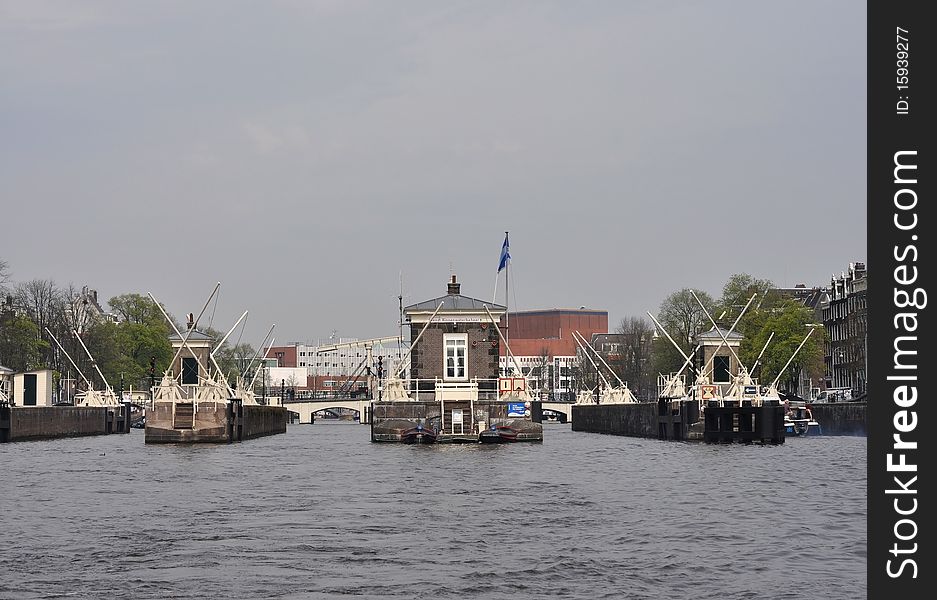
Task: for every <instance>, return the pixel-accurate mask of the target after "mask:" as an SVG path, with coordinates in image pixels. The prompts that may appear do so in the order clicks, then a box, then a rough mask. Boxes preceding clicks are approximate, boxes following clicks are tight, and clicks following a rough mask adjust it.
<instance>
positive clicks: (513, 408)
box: [508, 402, 524, 417]
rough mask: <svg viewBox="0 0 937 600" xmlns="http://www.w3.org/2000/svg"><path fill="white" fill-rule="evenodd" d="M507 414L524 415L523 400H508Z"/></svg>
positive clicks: (510, 415) (513, 415)
mask: <svg viewBox="0 0 937 600" xmlns="http://www.w3.org/2000/svg"><path fill="white" fill-rule="evenodd" d="M508 416H509V417H523V416H524V403H523V402H508Z"/></svg>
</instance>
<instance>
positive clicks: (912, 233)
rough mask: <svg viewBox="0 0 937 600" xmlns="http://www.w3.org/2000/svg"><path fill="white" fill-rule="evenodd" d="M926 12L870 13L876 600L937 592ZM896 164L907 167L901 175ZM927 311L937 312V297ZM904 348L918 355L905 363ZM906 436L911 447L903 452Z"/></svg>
mask: <svg viewBox="0 0 937 600" xmlns="http://www.w3.org/2000/svg"><path fill="white" fill-rule="evenodd" d="M925 6H927V5H926V3H925V2H902V1H898V2H896V1H890V2H889V1H882V0H870V1H869V3H868V28H867V35H868V44H867V52H868V56H867V60H868V72H867V76H868V82H867V85H868V114H867V119H868V150H867V152H868V155H867V156H868V164H867V168H868V240H869V257H868V263H869V265H868V273H869V290H868V314H869V318H868V361H869V367H868V368H869V377H868V381H869V396H868V397H869V400H868V412H867V414H868V419H869V423H868V428H867V431H868V461H869V462H868V486H869V488H868V549H867V552H868V554H867V556H868V590H869V594H868V597H869V598H876V599H877V598H890V599H894V600H906V599H908V600H911V599H915V598H925V597H926V598H933V597H934V594H935V593H937V591H935V590H937V587H935V585H934V578H935V573H937V562H935V560H934V553H933V547H934V543H935V540H937V536H935V535H934V532H933V529H932V528H931V527H930V526H929V522H928V521H929V515H930V514H931V513H933V512H934V511H935V510H937V507H934V502H935V499H934V495H933V494H928V493H926V492H925V491H924V489H923V488H924V487H931V488H932V487H934V486H935V483H937V482H935V477H934V475H933V467H932V466H931V464H932V461H933V455H934V454H935V449H934V447H933V444H930V443H928V439H929V438H933V437H934V433H935V430H934V427H935V426H937V422H935V420H934V411H933V409H932V408H931V407H932V405H933V402H934V399H933V398H931V397H930V396H931V393H930V392H931V390H932V389H933V388H932V386H933V384H934V380H933V379H932V378H931V377H932V376H933V373H934V371H935V368H934V367H935V366H937V363H935V362H934V359H933V355H934V352H933V347H934V345H935V343H937V338H935V337H934V333H933V329H934V328H933V326H932V323H931V322H932V318H931V317H930V314H929V313H931V312H933V311H931V310H929V307H928V306H927V301H925V297H926V295H927V293H928V292H931V291H935V289H934V287H933V285H932V282H933V281H934V273H935V271H937V262H935V261H934V256H933V252H932V250H931V248H932V244H931V237H932V234H933V232H934V227H933V223H932V220H933V219H937V217H934V216H932V215H934V214H935V213H937V211H934V210H933V204H934V196H933V193H932V192H933V188H934V186H933V184H932V180H933V179H934V178H937V168H934V164H935V162H937V153H934V152H933V151H932V149H931V147H930V146H931V145H932V144H933V138H934V130H933V128H930V127H928V126H927V124H928V123H929V122H931V121H933V115H932V114H930V113H932V112H934V111H937V103H935V102H934V94H933V92H932V88H933V85H932V81H933V79H934V78H935V77H937V62H935V61H934V53H933V47H934V39H935V37H937V22H934V21H930V22H928V20H927V19H925V16H924V8H925ZM931 8H933V7H931ZM899 28H900V29H899ZM902 30H904V31H902ZM899 36H900V37H899ZM902 37H903V38H906V41H904V42H903V41H902V40H901V38H902ZM904 44H907V46H905V45H904ZM903 52H904V53H906V54H902V53H903ZM903 60H907V64H904V63H902V62H900V61H903ZM900 69H907V71H902V70H900ZM902 77H907V80H906V81H904V82H903V80H902V79H901V78H902ZM901 85H906V86H907V87H905V88H901V87H899V86H901ZM896 161H897V162H898V163H899V164H900V165H902V166H901V167H899V168H898V169H897V170H896V166H895V165H896ZM912 166H914V167H916V168H914V169H912V168H911V167H912ZM928 208H930V210H929V211H928V210H927V209H928ZM925 213H926V214H928V215H931V216H925ZM928 301H935V302H937V296H935V297H934V298H932V299H928ZM903 304H904V305H906V306H901V305H903ZM908 304H910V305H908ZM915 304H917V305H919V306H914V305H915ZM902 315H904V316H902ZM896 347H897V348H898V349H899V350H900V351H901V352H905V351H907V353H899V354H896ZM913 352H916V354H915V353H913ZM896 363H899V364H897V365H896ZM915 391H916V392H917V397H916V399H915V398H914V392H915ZM896 434H897V435H899V436H900V440H901V444H899V446H900V445H903V446H904V447H898V448H896V447H895V446H896V441H895V438H894V436H895V435H896ZM914 444H917V446H916V447H913V445H914ZM889 462H890V463H891V464H892V466H891V468H889ZM902 463H905V464H906V465H908V466H901V465H902ZM910 465H914V467H913V470H912V467H911V466H910ZM915 477H916V479H915ZM902 512H903V513H907V514H900V513H902ZM886 594H887V596H886Z"/></svg>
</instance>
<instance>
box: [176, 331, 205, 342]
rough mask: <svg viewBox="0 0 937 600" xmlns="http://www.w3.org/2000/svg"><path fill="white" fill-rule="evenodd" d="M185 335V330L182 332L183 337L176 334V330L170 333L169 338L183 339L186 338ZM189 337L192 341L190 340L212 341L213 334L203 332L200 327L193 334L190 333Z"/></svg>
mask: <svg viewBox="0 0 937 600" xmlns="http://www.w3.org/2000/svg"><path fill="white" fill-rule="evenodd" d="M185 335H186V334H185V332H183V333H182V337H179V336H178V335H176V332H175V331H174V332H172V333H171V334H169V339H170V340H173V341H175V340H179V341H182V339H184V338H185ZM187 339H188V341H190V342H197V341H203V342H204V341H208V342H210V341H212V338H211V336H209V335H206V334H204V333H202V332H201V331H199V330H198V329H196V330H195V331H193V332H192V333H191V334H189V337H188V338H187Z"/></svg>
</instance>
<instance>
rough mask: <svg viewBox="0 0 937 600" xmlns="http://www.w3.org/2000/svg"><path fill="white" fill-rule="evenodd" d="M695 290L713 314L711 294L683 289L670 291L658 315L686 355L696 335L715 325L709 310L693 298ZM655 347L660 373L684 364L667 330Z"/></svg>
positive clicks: (713, 306) (654, 361) (656, 365)
mask: <svg viewBox="0 0 937 600" xmlns="http://www.w3.org/2000/svg"><path fill="white" fill-rule="evenodd" d="M694 292H695V293H696V296H697V297H698V298H699V299H700V302H702V304H703V306H704V307H705V309H706V311H709V312H710V314H712V312H713V310H714V308H715V302H714V301H713V299H712V296H710V295H709V294H707V293H706V292H701V291H696V290H690V289H689V288H683V289H682V290H679V291H676V292H674V293H672V294H670V295H669V296H667V297H666V298H665V299H664V301H663V302H661V305H660V312H659V313H658V315H657V320H658V321H660V324H661V325H663V327H664V329H666V332H667V333H668V334H670V337H671V338H673V341H674V343H676V344H677V345H678V346H679V347H680V349H681V350H682V351H683V352H684V353H685V354H686V355H689V354H690V352H692V350H693V341H694V339H695V338H696V336H697V335H699V333H701V332H703V331H708V330H709V329H710V328H711V327H712V326H711V325H710V323H709V318H708V317H707V316H706V312H705V311H704V310H703V308H702V307H700V305H699V303H698V302H697V301H696V298H694V297H693V293H694ZM652 349H653V352H654V358H653V360H652V361H651V362H652V364H653V365H654V367H655V369H656V370H657V371H658V372H659V373H663V374H667V373H671V372H674V371H677V370H678V369H679V368H680V367H681V366H682V365H683V362H684V359H683V357H682V356H681V355H680V352H678V351H677V350H676V349H675V348H673V347H672V344H670V342H669V341H668V340H667V339H666V335H664V332H661V336H660V338H659V340H658V342H657V343H655V344H653V345H652Z"/></svg>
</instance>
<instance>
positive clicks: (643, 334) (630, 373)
mask: <svg viewBox="0 0 937 600" xmlns="http://www.w3.org/2000/svg"><path fill="white" fill-rule="evenodd" d="M618 333H619V334H620V335H621V347H620V350H619V353H618V355H617V359H616V360H615V361H614V363H611V364H612V366H615V367H618V373H619V376H620V377H621V378H622V379H623V380H624V381H626V382H627V383H628V387H629V388H631V391H632V393H634V394H635V396H636V397H638V398H650V397H652V395H651V394H650V393H651V392H652V390H654V389H655V385H656V384H655V380H654V377H653V372H652V366H653V361H652V360H651V354H652V341H653V338H654V328H653V327H651V323H650V322H649V321H648V320H647V319H645V318H644V317H626V318H624V319H622V320H621V322H620V323H619V324H618Z"/></svg>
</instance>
